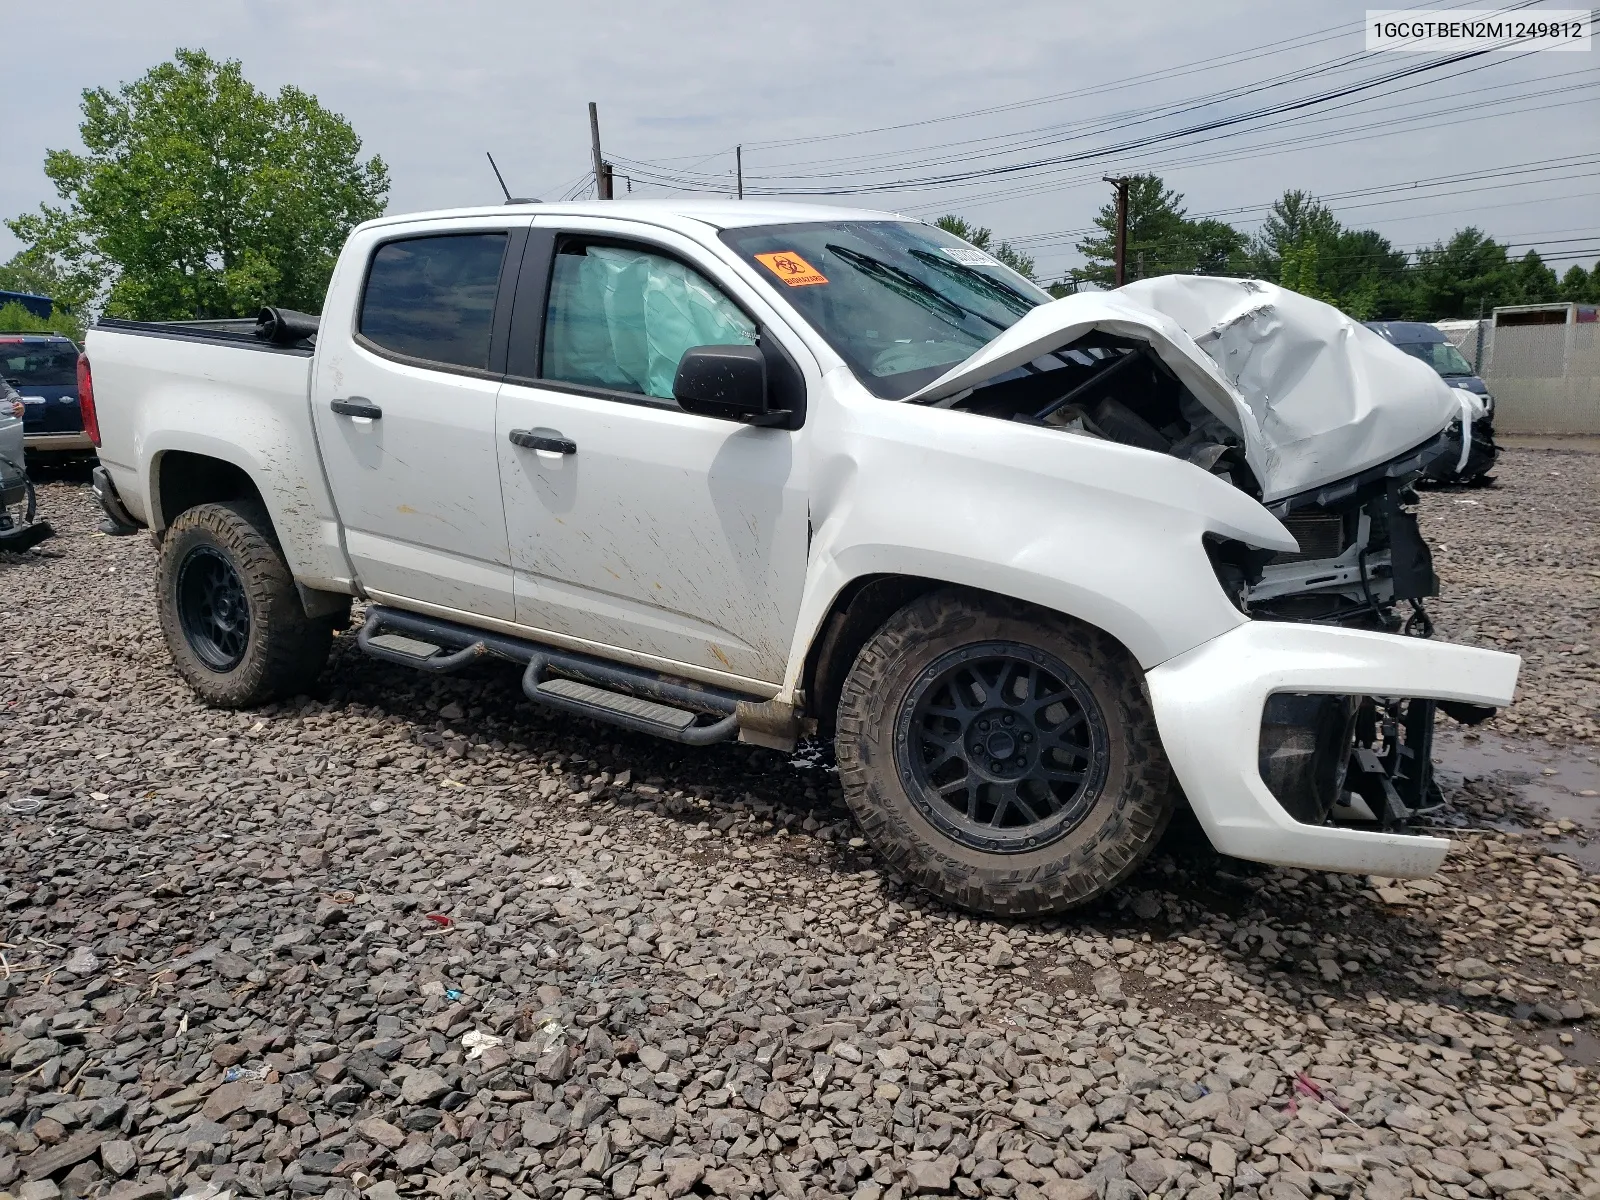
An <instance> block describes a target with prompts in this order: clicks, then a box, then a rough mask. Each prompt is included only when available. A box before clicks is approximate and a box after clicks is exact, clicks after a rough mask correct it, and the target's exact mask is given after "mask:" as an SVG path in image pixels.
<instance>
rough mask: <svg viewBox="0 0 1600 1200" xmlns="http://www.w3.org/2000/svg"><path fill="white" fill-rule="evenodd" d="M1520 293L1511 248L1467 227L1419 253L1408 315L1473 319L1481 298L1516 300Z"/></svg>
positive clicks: (1429, 318) (1491, 301) (1486, 302)
mask: <svg viewBox="0 0 1600 1200" xmlns="http://www.w3.org/2000/svg"><path fill="white" fill-rule="evenodd" d="M1514 294H1515V289H1514V287H1513V279H1512V267H1511V263H1510V261H1509V260H1508V258H1507V256H1506V248H1505V247H1504V246H1502V245H1501V244H1500V243H1499V242H1497V241H1495V240H1494V239H1493V238H1491V237H1489V236H1488V235H1487V234H1485V233H1484V232H1483V231H1482V230H1481V229H1478V228H1476V227H1474V226H1471V225H1469V226H1467V227H1466V228H1465V229H1460V230H1457V231H1456V233H1455V234H1454V235H1453V236H1452V237H1451V238H1450V240H1449V241H1448V242H1436V243H1434V244H1433V245H1432V246H1430V247H1426V248H1424V249H1422V250H1419V251H1418V252H1417V261H1416V263H1415V265H1414V266H1413V267H1412V270H1411V287H1410V289H1409V296H1408V298H1407V301H1406V304H1405V310H1404V312H1403V314H1402V315H1403V316H1406V317H1409V318H1411V319H1413V320H1419V321H1438V320H1443V319H1447V318H1450V317H1471V316H1476V315H1477V313H1478V305H1479V303H1480V302H1481V303H1482V304H1484V305H1485V306H1486V307H1489V308H1493V307H1494V306H1495V305H1497V304H1513V303H1516V302H1517V301H1514V300H1512V299H1510V298H1509V297H1511V296H1512V295H1514Z"/></svg>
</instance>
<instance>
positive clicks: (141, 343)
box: [85, 320, 352, 591]
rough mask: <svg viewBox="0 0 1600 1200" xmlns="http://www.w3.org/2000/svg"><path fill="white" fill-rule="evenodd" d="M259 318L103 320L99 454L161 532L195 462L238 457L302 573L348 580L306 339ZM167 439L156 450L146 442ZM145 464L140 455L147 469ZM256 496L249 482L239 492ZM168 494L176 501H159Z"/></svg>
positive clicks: (321, 582) (90, 347) (121, 491)
mask: <svg viewBox="0 0 1600 1200" xmlns="http://www.w3.org/2000/svg"><path fill="white" fill-rule="evenodd" d="M254 327H255V322H254V321H173V322H165V321H161V322H157V321H118V320H102V321H100V322H99V323H97V324H96V325H95V326H94V328H93V329H91V330H90V331H89V336H88V339H87V345H86V348H85V353H86V355H87V357H88V359H89V362H90V368H91V370H92V372H93V376H94V387H95V395H96V401H97V403H96V409H97V412H98V415H99V420H100V434H101V445H100V462H101V465H102V466H104V467H105V468H106V470H107V472H108V473H109V474H110V476H111V481H112V483H113V484H114V485H115V487H116V490H117V493H118V495H119V496H120V497H121V499H122V502H123V504H124V505H125V506H126V508H127V510H128V511H129V513H131V514H132V515H133V516H134V517H135V518H137V519H138V520H140V521H143V522H144V523H145V524H147V525H149V526H150V527H151V528H152V529H154V530H156V531H157V532H160V531H162V530H164V529H165V528H166V526H167V524H168V523H169V522H170V519H171V518H170V516H169V515H168V513H167V511H166V510H167V509H173V510H174V511H175V510H176V509H177V507H178V505H177V503H176V501H177V500H178V499H179V498H181V495H182V489H183V488H184V486H185V479H186V476H192V474H193V472H194V471H195V470H196V469H197V465H195V464H191V463H188V462H186V461H185V460H184V459H182V458H174V457H173V456H174V455H184V454H185V453H187V454H194V455H201V456H204V457H206V458H209V459H220V460H222V461H223V462H227V463H231V464H232V465H233V466H236V467H237V468H239V470H240V471H241V472H242V473H243V475H244V476H245V477H247V478H248V480H250V481H252V484H251V486H253V488H254V490H255V491H257V492H259V494H260V496H261V500H262V503H264V504H265V505H266V508H267V511H268V513H269V515H270V516H271V517H272V521H273V526H274V528H276V529H277V530H278V531H279V534H280V536H281V538H282V542H283V547H284V551H285V553H286V555H287V556H288V557H289V560H290V562H289V565H290V567H291V568H293V570H294V574H295V577H296V579H298V580H299V581H300V582H301V583H303V584H305V585H306V586H308V587H316V588H325V589H327V590H330V591H347V590H349V589H350V587H351V586H352V584H351V571H350V567H349V564H348V560H347V559H346V558H345V554H344V549H343V545H342V543H341V540H340V537H339V524H338V519H337V516H336V513H335V510H334V505H333V496H332V495H331V494H330V492H329V490H328V486H327V482H326V481H325V480H324V478H323V475H322V469H321V456H320V454H319V452H318V448H317V441H316V434H315V431H314V429H313V427H312V422H311V407H310V388H311V372H312V369H313V359H312V350H311V348H310V346H309V345H296V346H275V345H272V344H271V343H268V342H264V341H260V340H258V339H257V338H256V337H255V336H254V333H253V332H250V331H252V330H253V329H254ZM152 446H159V447H161V448H162V449H161V450H160V452H159V453H158V454H154V455H152V454H151V453H150V451H149V449H148V448H149V447H152ZM140 464H144V465H143V467H142V468H141V465H140ZM242 494H245V495H248V488H247V489H244V490H243V491H242ZM163 495H166V496H168V497H169V498H170V499H171V501H173V502H172V503H163Z"/></svg>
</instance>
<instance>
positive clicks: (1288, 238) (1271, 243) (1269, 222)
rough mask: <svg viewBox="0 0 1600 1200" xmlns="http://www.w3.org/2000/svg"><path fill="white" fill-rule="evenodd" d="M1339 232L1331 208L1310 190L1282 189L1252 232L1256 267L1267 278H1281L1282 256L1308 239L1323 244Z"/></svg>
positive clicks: (1302, 244) (1298, 247)
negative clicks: (1254, 235) (1259, 226)
mask: <svg viewBox="0 0 1600 1200" xmlns="http://www.w3.org/2000/svg"><path fill="white" fill-rule="evenodd" d="M1339 233H1340V227H1339V222H1338V220H1337V219H1335V217H1334V215H1333V210H1332V209H1331V208H1329V207H1328V206H1327V205H1326V204H1324V203H1323V202H1322V201H1320V200H1318V199H1317V198H1316V197H1315V196H1313V195H1311V193H1310V192H1303V191H1300V190H1299V189H1295V190H1292V191H1287V192H1284V194H1283V195H1282V196H1280V197H1279V198H1278V199H1276V200H1274V201H1273V202H1272V208H1271V209H1270V210H1269V211H1268V213H1267V219H1266V220H1265V221H1263V222H1262V224H1261V230H1260V232H1259V233H1258V234H1257V235H1256V238H1255V244H1254V246H1253V247H1252V249H1253V251H1254V259H1255V264H1254V265H1255V267H1256V270H1258V271H1259V272H1260V273H1261V275H1262V276H1263V277H1265V278H1268V279H1272V278H1278V277H1281V275H1282V268H1283V260H1284V257H1285V255H1287V254H1289V253H1290V252H1292V251H1295V250H1298V249H1300V248H1302V247H1303V246H1305V245H1306V244H1307V243H1308V242H1316V243H1317V244H1318V245H1319V246H1323V245H1327V244H1329V243H1331V242H1333V241H1334V240H1336V239H1337V238H1338V236H1339ZM1319 257H1321V255H1320V253H1319Z"/></svg>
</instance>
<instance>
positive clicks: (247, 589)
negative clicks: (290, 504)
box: [158, 501, 333, 708]
mask: <svg viewBox="0 0 1600 1200" xmlns="http://www.w3.org/2000/svg"><path fill="white" fill-rule="evenodd" d="M158 577H159V586H160V589H161V592H160V618H161V632H162V633H163V634H164V635H165V637H166V639H167V648H168V650H170V651H171V653H172V661H173V663H174V665H176V666H177V668H178V673H179V674H181V675H182V676H183V677H184V679H185V680H186V681H187V682H188V684H189V686H190V687H192V688H193V689H194V690H195V692H196V693H198V694H199V696H200V698H201V699H202V700H204V701H205V702H206V703H207V704H211V705H215V706H217V707H219V708H248V707H251V706H253V705H257V704H265V703H267V702H268V701H271V700H277V699H280V698H282V697H284V696H292V695H294V694H296V693H297V692H303V691H305V690H306V689H307V688H309V687H310V686H311V685H312V684H313V683H315V682H316V678H317V675H318V674H319V673H320V672H321V670H322V667H323V664H324V663H325V662H326V661H327V658H328V648H329V646H330V645H331V644H332V641H333V627H332V624H331V622H329V621H328V620H325V619H324V620H312V619H311V618H309V617H307V616H306V614H305V609H304V607H303V606H302V605H301V603H300V595H299V592H298V591H297V590H296V589H295V586H294V576H293V574H292V573H291V572H290V570H289V564H288V563H287V562H285V561H284V558H283V552H282V551H281V550H280V549H279V548H278V543H277V540H276V539H275V538H274V537H273V536H272V523H271V520H270V519H269V518H268V516H267V514H266V513H265V512H264V511H263V510H262V509H261V508H260V506H259V505H255V504H249V503H245V502H242V501H230V502H228V503H223V504H202V505H198V506H197V507H195V508H191V509H188V510H187V511H185V512H183V513H181V514H180V515H179V516H178V518H177V520H175V521H174V522H173V523H172V525H171V527H170V528H169V529H168V530H167V534H166V537H165V538H163V539H162V542H161V554H160V559H159V566H158Z"/></svg>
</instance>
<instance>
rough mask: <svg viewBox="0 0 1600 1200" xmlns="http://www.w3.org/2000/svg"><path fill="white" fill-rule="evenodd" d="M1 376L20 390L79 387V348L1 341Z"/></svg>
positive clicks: (57, 343)
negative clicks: (27, 387)
mask: <svg viewBox="0 0 1600 1200" xmlns="http://www.w3.org/2000/svg"><path fill="white" fill-rule="evenodd" d="M0 375H4V376H5V377H6V378H7V379H9V380H10V381H11V382H12V383H14V384H16V385H17V386H18V387H24V386H27V385H28V384H32V385H33V386H34V387H76V386H77V385H78V350H77V347H75V346H73V345H72V344H71V343H70V342H5V341H0Z"/></svg>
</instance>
